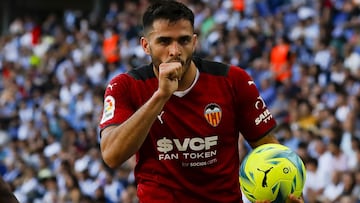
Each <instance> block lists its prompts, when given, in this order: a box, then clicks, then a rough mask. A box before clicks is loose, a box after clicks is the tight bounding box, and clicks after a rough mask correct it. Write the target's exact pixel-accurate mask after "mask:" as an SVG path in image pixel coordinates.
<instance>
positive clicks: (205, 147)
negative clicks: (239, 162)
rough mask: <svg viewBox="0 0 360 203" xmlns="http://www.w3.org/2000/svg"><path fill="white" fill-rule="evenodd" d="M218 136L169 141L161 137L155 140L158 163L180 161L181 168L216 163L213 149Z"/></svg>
mask: <svg viewBox="0 0 360 203" xmlns="http://www.w3.org/2000/svg"><path fill="white" fill-rule="evenodd" d="M217 144H218V136H216V135H214V136H208V137H192V138H185V139H184V140H180V139H171V138H167V137H163V138H161V139H159V140H157V142H156V145H157V150H158V152H159V155H158V158H159V160H160V161H166V160H178V159H181V160H182V161H183V162H182V163H181V165H182V166H183V167H198V166H206V165H210V164H214V163H216V162H217V158H216V154H217V150H216V149H215V148H216V146H217Z"/></svg>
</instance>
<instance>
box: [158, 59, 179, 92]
mask: <svg viewBox="0 0 360 203" xmlns="http://www.w3.org/2000/svg"><path fill="white" fill-rule="evenodd" d="M181 69H182V65H181V63H180V62H168V63H167V62H165V63H161V64H160V65H159V91H161V92H162V93H163V94H164V95H166V96H168V97H170V96H171V95H172V94H173V93H174V92H175V91H176V90H177V89H178V87H179V80H180V79H181Z"/></svg>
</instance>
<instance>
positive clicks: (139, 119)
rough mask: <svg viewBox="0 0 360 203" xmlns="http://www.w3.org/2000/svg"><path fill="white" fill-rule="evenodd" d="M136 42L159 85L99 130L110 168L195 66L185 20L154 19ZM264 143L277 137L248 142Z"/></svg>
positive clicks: (128, 152)
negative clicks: (134, 108) (121, 119)
mask: <svg viewBox="0 0 360 203" xmlns="http://www.w3.org/2000/svg"><path fill="white" fill-rule="evenodd" d="M140 43H141V46H142V48H143V50H144V52H145V53H146V54H148V55H150V56H151V59H152V62H153V64H154V67H153V70H154V73H155V75H156V76H157V78H158V81H159V87H158V89H157V91H155V92H154V94H153V95H152V97H151V98H150V99H149V100H148V101H147V102H146V103H145V104H144V105H143V106H142V107H140V108H139V109H138V110H137V111H136V112H135V113H134V114H133V115H132V116H131V117H130V118H129V119H128V120H126V121H125V122H123V123H122V124H121V125H118V126H109V127H107V128H105V129H104V130H103V131H102V133H101V136H102V138H101V153H102V157H103V159H104V161H105V163H106V164H107V165H108V166H109V167H112V168H115V167H117V166H119V165H121V164H122V163H123V162H125V161H126V160H127V159H128V158H130V157H131V156H132V155H133V154H135V153H136V152H137V151H138V150H139V149H140V147H141V145H142V144H143V142H144V140H145V138H146V136H147V134H148V133H149V131H150V128H151V126H152V124H153V123H154V121H155V120H156V118H157V115H158V114H159V113H160V112H161V110H162V109H163V107H164V105H165V104H166V102H167V101H168V100H169V99H170V97H171V95H172V94H173V93H174V92H175V91H181V90H186V89H187V88H189V87H190V86H191V84H192V83H193V81H194V79H195V76H196V69H197V68H196V66H195V64H194V62H193V61H192V60H191V59H192V56H193V53H194V51H195V47H196V43H197V36H196V34H194V30H193V27H192V25H191V23H190V22H189V21H187V20H179V21H176V22H171V23H169V21H168V20H164V19H158V20H155V21H154V23H153V26H152V29H150V30H149V31H148V32H147V33H145V36H144V37H142V38H141V39H140ZM265 143H278V141H277V140H276V139H275V137H274V136H272V135H267V136H265V137H263V138H262V139H260V140H258V141H257V142H252V143H250V145H251V146H252V147H257V146H259V145H261V144H265ZM294 202H298V201H294ZM300 202H301V201H300Z"/></svg>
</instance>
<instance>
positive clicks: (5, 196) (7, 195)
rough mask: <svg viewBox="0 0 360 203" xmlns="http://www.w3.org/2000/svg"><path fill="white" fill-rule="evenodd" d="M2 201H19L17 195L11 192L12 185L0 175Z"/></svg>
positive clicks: (15, 202)
mask: <svg viewBox="0 0 360 203" xmlns="http://www.w3.org/2000/svg"><path fill="white" fill-rule="evenodd" d="M0 202H6V203H19V201H18V200H17V199H16V197H15V195H14V194H13V193H12V192H11V188H10V186H9V185H8V184H7V183H6V182H5V181H4V179H3V178H2V177H0Z"/></svg>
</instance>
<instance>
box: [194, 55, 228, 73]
mask: <svg viewBox="0 0 360 203" xmlns="http://www.w3.org/2000/svg"><path fill="white" fill-rule="evenodd" d="M193 61H194V63H195V65H196V67H197V68H198V69H199V71H200V72H202V73H207V74H211V75H215V76H227V75H228V73H229V69H230V66H229V65H228V64H225V63H220V62H216V61H210V60H206V59H202V58H198V57H194V58H193Z"/></svg>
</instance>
